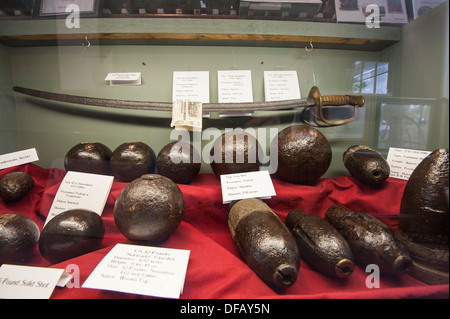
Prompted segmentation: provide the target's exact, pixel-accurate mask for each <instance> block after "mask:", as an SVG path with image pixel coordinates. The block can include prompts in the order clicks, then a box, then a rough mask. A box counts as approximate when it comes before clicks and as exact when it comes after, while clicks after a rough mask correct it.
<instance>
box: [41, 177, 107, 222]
mask: <svg viewBox="0 0 450 319" xmlns="http://www.w3.org/2000/svg"><path fill="white" fill-rule="evenodd" d="M113 181H114V176H109V175H97V174H88V173H81V172H72V171H69V172H67V173H66V176H65V177H64V179H63V181H62V182H61V185H60V186H59V189H58V192H57V193H56V196H55V199H54V200H53V203H52V207H51V208H50V211H49V213H48V216H47V220H46V221H45V224H47V223H48V221H49V220H50V219H52V218H53V217H55V216H56V215H58V214H61V213H62V212H65V211H66V210H70V209H87V210H91V211H93V212H95V213H97V214H99V215H102V213H103V208H105V204H106V200H107V199H108V195H109V192H110V190H111V186H112V183H113Z"/></svg>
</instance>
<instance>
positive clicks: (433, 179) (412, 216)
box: [398, 149, 449, 246]
mask: <svg viewBox="0 0 450 319" xmlns="http://www.w3.org/2000/svg"><path fill="white" fill-rule="evenodd" d="M448 169H449V152H448V149H437V150H435V151H433V152H432V153H431V154H430V155H428V156H427V157H426V158H424V159H423V160H422V162H421V163H420V164H419V165H418V166H417V167H416V169H415V170H414V172H413V173H412V174H411V176H410V178H409V180H408V182H407V183H406V186H405V190H404V192H403V197H402V201H401V205H400V220H399V225H398V228H399V231H401V232H402V233H404V234H405V235H406V236H408V237H409V238H410V239H411V240H412V241H414V242H417V243H428V244H442V245H446V246H448V244H449V240H448V230H449V214H448V203H449V193H448V186H449V185H448Z"/></svg>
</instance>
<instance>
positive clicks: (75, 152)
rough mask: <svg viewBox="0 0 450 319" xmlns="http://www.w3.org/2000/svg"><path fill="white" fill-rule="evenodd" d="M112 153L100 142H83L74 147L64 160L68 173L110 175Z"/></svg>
mask: <svg viewBox="0 0 450 319" xmlns="http://www.w3.org/2000/svg"><path fill="white" fill-rule="evenodd" d="M111 155H112V151H111V150H110V149H109V148H108V147H107V146H106V145H104V144H102V143H99V142H82V143H78V144H77V145H75V146H73V147H72V148H71V149H70V150H69V151H68V152H67V154H66V157H65V158H64V168H65V169H66V171H75V172H83V173H91V174H100V175H110V174H111V169H110V164H109V162H110V160H111Z"/></svg>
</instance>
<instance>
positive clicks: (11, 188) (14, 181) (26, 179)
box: [0, 172, 34, 202]
mask: <svg viewBox="0 0 450 319" xmlns="http://www.w3.org/2000/svg"><path fill="white" fill-rule="evenodd" d="M33 186H34V180H33V177H31V176H30V175H28V174H27V173H23V172H12V173H9V174H6V175H5V176H3V178H2V179H1V180H0V197H1V198H3V200H4V201H5V202H16V201H19V200H21V199H22V198H24V197H25V196H26V195H27V194H28V193H29V192H30V191H31V189H32V188H33Z"/></svg>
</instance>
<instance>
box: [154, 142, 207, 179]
mask: <svg viewBox="0 0 450 319" xmlns="http://www.w3.org/2000/svg"><path fill="white" fill-rule="evenodd" d="M201 165H202V164H201V162H200V156H199V154H198V152H197V150H196V149H195V148H194V146H192V144H191V143H187V142H182V141H179V142H173V143H169V144H167V145H166V146H164V147H163V148H162V149H161V151H160V152H159V154H158V157H157V158H156V168H157V170H158V173H159V174H160V175H163V176H165V177H167V178H169V179H171V180H172V181H174V182H175V183H180V184H189V183H190V182H192V181H193V180H194V179H195V177H196V176H197V174H198V173H199V172H200V168H201Z"/></svg>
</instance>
